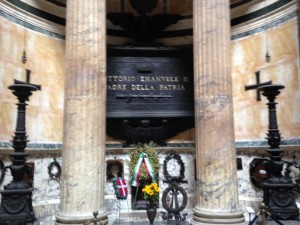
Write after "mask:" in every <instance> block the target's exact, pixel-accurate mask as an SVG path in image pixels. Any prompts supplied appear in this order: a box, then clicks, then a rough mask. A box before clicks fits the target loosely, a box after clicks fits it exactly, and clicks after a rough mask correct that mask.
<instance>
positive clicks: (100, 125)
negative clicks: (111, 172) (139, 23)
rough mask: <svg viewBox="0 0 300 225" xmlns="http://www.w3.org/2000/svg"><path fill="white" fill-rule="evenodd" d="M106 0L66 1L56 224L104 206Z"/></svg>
mask: <svg viewBox="0 0 300 225" xmlns="http://www.w3.org/2000/svg"><path fill="white" fill-rule="evenodd" d="M105 6H106V1H98V0H85V1H81V0H72V1H68V4H67V27H66V31H67V33H66V34H67V35H66V78H65V108H64V110H65V111H64V133H63V135H64V136H63V153H62V180H61V205H60V211H59V213H58V214H57V215H56V224H59V225H61V224H84V223H85V222H86V221H88V220H92V219H93V212H94V211H98V213H99V214H98V218H99V220H102V221H103V222H104V223H107V213H106V210H105V208H104V181H105V135H106V129H105V127H106V122H105V121H106V74H105V73H106V20H105V18H106V13H105V12H106V7H105Z"/></svg>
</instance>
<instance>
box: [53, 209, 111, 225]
mask: <svg viewBox="0 0 300 225" xmlns="http://www.w3.org/2000/svg"><path fill="white" fill-rule="evenodd" d="M91 214H92V213H91ZM88 221H89V223H88V224H93V222H94V217H93V215H91V216H65V215H60V214H58V215H56V222H55V224H56V225H83V224H85V223H86V222H88ZM97 221H98V222H101V224H102V225H104V224H108V218H107V213H106V212H102V213H99V214H98V216H97Z"/></svg>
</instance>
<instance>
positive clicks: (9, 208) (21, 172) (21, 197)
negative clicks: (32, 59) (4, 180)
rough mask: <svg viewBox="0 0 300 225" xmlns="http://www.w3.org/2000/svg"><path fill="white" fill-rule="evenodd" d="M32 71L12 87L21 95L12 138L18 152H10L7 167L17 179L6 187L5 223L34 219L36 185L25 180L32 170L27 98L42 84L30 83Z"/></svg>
mask: <svg viewBox="0 0 300 225" xmlns="http://www.w3.org/2000/svg"><path fill="white" fill-rule="evenodd" d="M29 77H30V70H27V81H26V82H22V81H18V80H14V84H13V85H10V86H9V87H8V88H9V89H10V90H12V92H13V94H14V95H15V96H16V97H17V99H18V101H19V102H18V103H17V104H16V105H17V107H18V114H17V124H16V131H15V135H14V136H13V140H12V147H13V148H14V150H15V151H14V153H12V154H10V157H11V160H12V164H11V165H10V166H7V167H6V169H10V171H11V175H12V177H13V180H12V181H11V182H10V183H9V184H7V185H5V186H4V190H3V191H1V195H2V199H1V206H0V224H1V225H23V224H26V223H29V222H33V221H34V219H35V218H34V212H33V208H32V199H31V195H32V188H31V186H30V185H29V184H28V183H26V182H25V181H24V176H25V175H26V172H27V170H28V168H27V167H28V166H27V165H26V164H25V162H26V157H27V154H26V153H25V152H24V150H25V148H26V145H27V142H28V140H27V135H26V126H25V118H26V106H27V104H26V101H29V96H30V95H31V94H32V92H33V91H37V90H40V89H41V86H40V85H35V84H31V83H29Z"/></svg>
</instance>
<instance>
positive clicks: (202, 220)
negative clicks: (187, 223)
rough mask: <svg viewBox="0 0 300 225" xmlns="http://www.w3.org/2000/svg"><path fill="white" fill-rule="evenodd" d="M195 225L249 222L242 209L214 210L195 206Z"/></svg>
mask: <svg viewBox="0 0 300 225" xmlns="http://www.w3.org/2000/svg"><path fill="white" fill-rule="evenodd" d="M191 224H193V225H205V224H207V225H212V224H218V225H228V224H234V225H246V224H248V223H247V222H246V221H245V218H244V212H243V211H242V210H240V211H237V212H217V211H216V212H213V211H205V210H201V209H197V208H194V215H193V219H192V221H191Z"/></svg>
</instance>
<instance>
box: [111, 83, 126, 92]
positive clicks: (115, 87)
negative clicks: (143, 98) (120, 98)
mask: <svg viewBox="0 0 300 225" xmlns="http://www.w3.org/2000/svg"><path fill="white" fill-rule="evenodd" d="M107 90H113V91H126V90H127V85H126V84H113V85H107Z"/></svg>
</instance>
